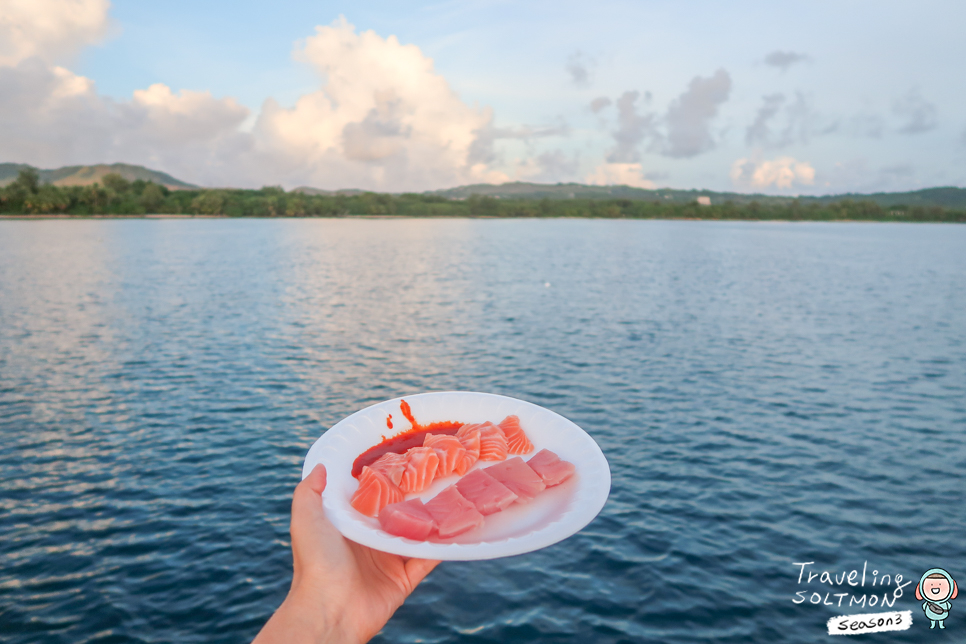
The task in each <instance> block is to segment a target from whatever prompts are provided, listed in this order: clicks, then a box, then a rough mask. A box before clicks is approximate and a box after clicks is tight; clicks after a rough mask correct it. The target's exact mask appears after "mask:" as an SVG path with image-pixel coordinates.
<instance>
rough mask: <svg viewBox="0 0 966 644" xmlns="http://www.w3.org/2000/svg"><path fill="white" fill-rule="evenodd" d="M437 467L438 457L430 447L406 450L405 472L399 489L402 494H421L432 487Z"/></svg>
mask: <svg viewBox="0 0 966 644" xmlns="http://www.w3.org/2000/svg"><path fill="white" fill-rule="evenodd" d="M438 467H439V456H437V455H436V452H435V451H434V450H433V448H432V447H410V448H409V449H408V450H406V470H405V471H404V472H403V474H402V480H401V481H400V482H399V489H400V490H402V491H403V494H413V493H419V492H422V491H423V490H425V489H426V488H428V487H429V486H430V485H432V483H433V479H434V478H436V468H438Z"/></svg>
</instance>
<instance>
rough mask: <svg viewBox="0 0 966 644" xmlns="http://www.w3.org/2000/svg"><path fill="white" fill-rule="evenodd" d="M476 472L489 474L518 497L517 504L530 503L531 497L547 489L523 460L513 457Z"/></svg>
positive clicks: (538, 476)
mask: <svg viewBox="0 0 966 644" xmlns="http://www.w3.org/2000/svg"><path fill="white" fill-rule="evenodd" d="M477 471H478V472H485V473H486V474H489V475H490V476H492V477H493V478H494V479H496V480H497V481H499V482H500V483H502V484H503V485H505V486H506V487H507V488H509V489H510V491H512V492H513V493H514V494H516V495H517V496H518V497H519V498H518V499H517V502H518V503H526V502H528V501H531V500H532V499H533V497H535V496H537V495H538V494H540V493H541V492H543V491H544V489H546V487H547V486H546V484H545V483H544V482H543V479H542V478H540V475H539V474H537V473H536V472H534V471H533V470H532V469H531V468H530V466H529V465H527V464H526V463H524V462H523V459H522V458H520V457H519V456H514V457H513V458H511V459H510V460H508V461H503V462H502V463H497V464H496V465H491V466H490V467H488V468H486V469H485V470H477Z"/></svg>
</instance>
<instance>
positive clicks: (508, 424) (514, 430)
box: [497, 416, 533, 454]
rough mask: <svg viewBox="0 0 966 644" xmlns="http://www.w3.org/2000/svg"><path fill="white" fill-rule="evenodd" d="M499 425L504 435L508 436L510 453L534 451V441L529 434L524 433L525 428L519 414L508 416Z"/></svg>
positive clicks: (507, 443)
mask: <svg viewBox="0 0 966 644" xmlns="http://www.w3.org/2000/svg"><path fill="white" fill-rule="evenodd" d="M497 427H499V428H500V429H501V430H503V435H504V436H506V446H507V452H508V453H509V454H529V453H530V452H532V451H533V443H531V442H530V439H529V438H527V435H526V434H524V433H523V428H522V427H520V417H519V416H507V417H506V418H504V419H503V420H502V421H500V424H499V425H497Z"/></svg>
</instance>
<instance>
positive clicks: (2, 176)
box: [0, 163, 966, 210]
mask: <svg viewBox="0 0 966 644" xmlns="http://www.w3.org/2000/svg"><path fill="white" fill-rule="evenodd" d="M31 167H33V166H30V165H27V164H24V163H0V188H2V187H3V186H5V185H7V184H9V183H10V182H12V181H13V180H14V179H16V178H17V174H18V173H19V172H20V170H22V169H25V168H31ZM34 169H35V170H37V173H38V174H39V175H40V181H41V183H50V184H53V185H55V186H86V185H91V184H93V183H103V178H104V175H106V174H109V173H112V172H113V173H117V174H119V175H121V176H122V177H124V178H125V179H127V180H128V181H136V180H138V179H141V180H142V181H152V182H154V183H157V184H160V185H163V186H166V187H168V188H170V189H172V190H203V189H204V188H202V187H201V186H196V185H193V184H190V183H187V182H185V181H181V180H180V179H175V178H174V177H172V176H171V175H170V174H167V173H166V172H159V171H157V170H151V169H149V168H145V167H143V166H139V165H132V164H128V163H113V164H110V165H107V164H98V165H73V166H66V167H63V168H56V169H53V170H43V169H39V168H34ZM290 192H293V193H300V194H305V195H313V196H331V197H334V196H340V195H341V196H346V197H352V196H358V195H361V194H364V193H366V192H368V191H366V190H358V189H343V190H323V189H320V188H312V187H309V186H301V187H298V188H294V189H292V190H291V191H290ZM397 194H398V193H397ZM421 194H423V195H432V196H436V197H441V198H443V199H467V198H469V197H472V196H474V195H478V196H481V197H493V198H496V199H519V200H540V199H551V200H563V199H586V200H591V199H593V200H598V199H599V200H612V199H628V200H631V201H652V202H663V203H693V202H695V201H697V199H698V197H707V198H708V199H710V201H711V203H712V204H723V203H728V202H731V203H733V204H735V205H745V204H750V203H752V202H757V203H759V204H761V205H763V206H766V205H782V204H784V205H788V204H791V203H792V202H794V201H798V202H799V203H801V204H802V205H808V204H828V203H833V202H838V201H845V200H851V201H871V202H873V203H875V204H878V205H879V206H882V207H884V208H890V207H897V206H907V207H916V206H923V207H931V206H939V207H942V208H948V209H953V210H966V188H957V187H952V186H947V187H937V188H924V189H922V190H913V191H908V192H876V193H871V194H860V193H846V194H839V195H825V196H820V197H812V196H802V197H785V196H776V195H764V194H745V193H740V192H715V191H713V190H676V189H672V188H657V189H653V190H649V189H646V188H633V187H631V186H592V185H586V184H582V183H555V184H550V183H527V182H521V181H516V182H511V183H503V184H500V185H495V184H486V183H481V184H473V185H467V186H457V187H455V188H446V189H443V190H428V191H426V192H423V193H421Z"/></svg>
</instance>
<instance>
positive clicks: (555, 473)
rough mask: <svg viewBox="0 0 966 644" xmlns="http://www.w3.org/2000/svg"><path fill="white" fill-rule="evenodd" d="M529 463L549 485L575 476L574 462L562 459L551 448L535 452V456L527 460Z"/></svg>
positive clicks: (557, 483) (558, 483)
mask: <svg viewBox="0 0 966 644" xmlns="http://www.w3.org/2000/svg"><path fill="white" fill-rule="evenodd" d="M527 465H529V466H530V469H532V470H533V471H534V472H536V473H537V475H539V476H540V478H542V479H543V482H544V483H546V485H547V487H553V486H554V485H560V484H561V483H563V482H564V481H566V480H567V479H569V478H570V477H571V476H573V473H574V471H575V469H576V468H574V464H573V463H571V462H569V461H565V460H562V459H561V458H560V457H559V456H557V455H556V454H554V453H553V452H551V451H550V450H549V449H542V450H540V451H539V452H537V453H536V454H534V456H533V458H531V459H530V460H529V461H527Z"/></svg>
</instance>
